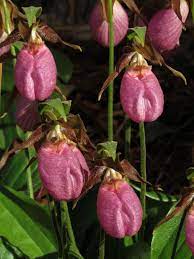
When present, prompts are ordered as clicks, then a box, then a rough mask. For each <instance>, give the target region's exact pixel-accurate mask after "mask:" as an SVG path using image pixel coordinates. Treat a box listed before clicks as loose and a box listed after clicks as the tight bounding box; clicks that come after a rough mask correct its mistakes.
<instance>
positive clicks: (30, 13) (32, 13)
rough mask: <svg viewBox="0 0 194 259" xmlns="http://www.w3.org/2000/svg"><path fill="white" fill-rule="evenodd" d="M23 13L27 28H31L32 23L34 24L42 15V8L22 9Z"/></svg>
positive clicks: (30, 7)
mask: <svg viewBox="0 0 194 259" xmlns="http://www.w3.org/2000/svg"><path fill="white" fill-rule="evenodd" d="M22 9H23V10H24V12H25V15H26V18H27V21H28V25H29V27H31V26H32V24H33V23H36V18H38V17H39V16H40V15H41V13H42V7H35V6H29V7H22Z"/></svg>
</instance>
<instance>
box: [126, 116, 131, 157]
mask: <svg viewBox="0 0 194 259" xmlns="http://www.w3.org/2000/svg"><path fill="white" fill-rule="evenodd" d="M130 146H131V120H129V119H127V121H126V123H125V158H126V159H127V160H130Z"/></svg>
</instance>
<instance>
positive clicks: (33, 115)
mask: <svg viewBox="0 0 194 259" xmlns="http://www.w3.org/2000/svg"><path fill="white" fill-rule="evenodd" d="M15 118H16V123H17V124H18V125H19V126H20V128H21V129H23V130H24V131H32V130H34V129H35V127H36V126H37V124H38V123H39V122H40V115H39V113H38V103H37V102H36V101H30V100H28V99H26V98H25V97H22V96H20V95H18V96H17V98H16V113H15Z"/></svg>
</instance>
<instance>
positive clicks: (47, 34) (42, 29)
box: [37, 24, 82, 51]
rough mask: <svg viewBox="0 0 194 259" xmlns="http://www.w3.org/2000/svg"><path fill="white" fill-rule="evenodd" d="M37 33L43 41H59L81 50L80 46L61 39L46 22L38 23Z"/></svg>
mask: <svg viewBox="0 0 194 259" xmlns="http://www.w3.org/2000/svg"><path fill="white" fill-rule="evenodd" d="M37 32H38V34H39V35H40V36H41V38H42V39H43V40H45V41H49V42H51V43H55V44H56V43H61V44H63V45H66V46H68V47H71V48H73V49H75V50H79V51H82V49H81V47H80V46H78V45H75V44H70V43H68V42H66V41H64V40H62V39H61V37H60V36H59V35H58V34H57V33H56V32H55V31H54V30H53V29H52V28H51V27H49V26H48V25H46V24H39V26H38V28H37Z"/></svg>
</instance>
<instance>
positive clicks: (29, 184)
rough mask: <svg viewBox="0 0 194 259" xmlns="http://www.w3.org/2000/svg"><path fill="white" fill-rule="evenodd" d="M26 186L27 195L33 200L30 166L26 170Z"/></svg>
mask: <svg viewBox="0 0 194 259" xmlns="http://www.w3.org/2000/svg"><path fill="white" fill-rule="evenodd" d="M27 185H28V193H29V196H30V198H31V199H34V191H33V183H32V171H31V168H30V166H29V167H28V169H27Z"/></svg>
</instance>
